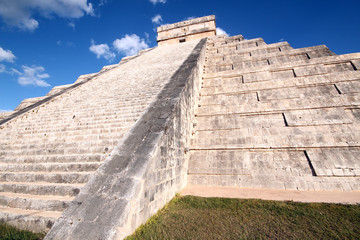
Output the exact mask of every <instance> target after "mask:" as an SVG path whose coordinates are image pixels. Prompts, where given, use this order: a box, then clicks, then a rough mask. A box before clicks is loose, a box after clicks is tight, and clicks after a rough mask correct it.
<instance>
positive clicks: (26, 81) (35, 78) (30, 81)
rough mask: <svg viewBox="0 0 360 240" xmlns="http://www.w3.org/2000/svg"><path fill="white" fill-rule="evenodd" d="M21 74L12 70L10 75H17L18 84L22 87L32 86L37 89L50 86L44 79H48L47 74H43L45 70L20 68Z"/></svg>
mask: <svg viewBox="0 0 360 240" xmlns="http://www.w3.org/2000/svg"><path fill="white" fill-rule="evenodd" d="M22 70H23V72H20V71H18V70H16V69H14V68H12V73H13V74H17V75H19V76H18V79H17V81H18V83H19V84H20V85H22V86H27V85H33V86H37V87H50V84H49V83H47V82H46V81H45V80H44V79H47V78H49V77H50V75H49V74H47V73H45V72H44V71H45V68H43V67H42V66H31V67H28V66H25V65H23V66H22Z"/></svg>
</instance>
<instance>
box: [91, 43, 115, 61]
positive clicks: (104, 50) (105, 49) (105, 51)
mask: <svg viewBox="0 0 360 240" xmlns="http://www.w3.org/2000/svg"><path fill="white" fill-rule="evenodd" d="M89 49H90V51H91V52H93V53H95V54H96V57H97V58H101V57H103V58H105V59H106V60H108V61H112V60H114V58H115V56H116V54H115V53H113V52H112V51H111V50H110V48H109V45H107V44H98V45H96V44H95V42H94V40H91V46H90V48H89Z"/></svg>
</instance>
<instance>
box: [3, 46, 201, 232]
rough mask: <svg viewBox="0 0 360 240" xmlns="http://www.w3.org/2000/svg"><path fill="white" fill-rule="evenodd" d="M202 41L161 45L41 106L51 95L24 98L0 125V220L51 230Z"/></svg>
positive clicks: (125, 61) (55, 89) (105, 68)
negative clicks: (19, 113)
mask: <svg viewBox="0 0 360 240" xmlns="http://www.w3.org/2000/svg"><path fill="white" fill-rule="evenodd" d="M195 45H196V43H185V44H182V45H181V46H180V50H181V51H180V52H179V53H178V54H176V56H175V55H174V54H173V52H174V49H175V48H176V49H179V46H166V47H161V48H155V49H152V50H151V51H147V52H145V53H141V54H139V55H138V56H135V57H133V58H132V59H131V58H126V59H125V60H124V61H122V62H120V63H119V64H115V65H112V66H107V67H104V68H103V70H102V71H101V72H99V73H98V74H92V75H90V76H91V77H90V80H88V81H87V82H86V83H84V84H82V85H79V86H77V87H76V88H74V89H71V90H69V91H67V92H64V93H63V94H60V95H58V96H56V97H54V98H53V99H51V100H49V101H47V102H45V103H43V104H40V105H39V106H37V105H32V104H34V103H36V101H39V100H43V99H44V97H42V98H37V99H30V100H26V101H24V102H23V103H22V104H21V105H20V106H19V107H18V108H17V110H20V109H24V108H26V107H29V106H30V109H29V110H27V111H26V112H25V113H24V114H21V115H20V116H16V117H13V118H12V119H7V122H6V123H3V124H1V125H0V220H2V221H6V222H8V223H10V224H12V225H15V226H17V227H19V228H21V229H28V230H31V231H35V232H47V231H49V229H50V228H51V227H52V225H53V224H54V222H55V221H56V219H57V218H59V217H60V216H61V214H62V212H63V211H64V210H65V209H66V208H67V207H68V206H70V205H71V204H77V203H76V202H72V200H73V199H74V197H75V196H76V195H78V194H79V192H80V190H81V188H82V187H83V186H84V185H85V184H86V183H87V182H88V180H89V179H90V177H91V175H92V174H93V173H94V172H95V171H96V170H97V169H98V168H99V166H100V165H101V164H102V162H103V161H104V160H105V159H106V158H107V156H109V155H110V154H111V152H112V150H113V149H114V148H115V147H116V146H117V144H118V142H119V141H121V139H122V137H123V136H124V135H125V134H126V133H127V132H128V131H129V129H130V128H131V127H132V126H133V125H134V123H135V122H136V121H137V120H138V119H139V118H140V117H141V115H142V114H143V113H144V112H145V111H146V109H147V108H148V106H149V105H150V103H151V102H153V101H154V100H156V97H157V95H158V94H159V93H160V91H161V89H162V88H163V86H164V85H165V84H166V83H167V82H168V81H169V79H170V78H171V76H172V75H173V74H174V72H175V71H176V70H177V69H178V68H179V66H181V64H182V63H183V62H184V61H185V60H186V58H187V56H188V55H189V54H190V53H191V51H192V49H193V48H194V47H195ZM164 68H165V69H166V71H164ZM134 69H136V71H134ZM81 79H84V76H82V77H80V78H79V80H81ZM79 80H78V81H79ZM78 81H77V82H78ZM69 86H70V85H69ZM59 89H60V90H61V89H63V88H62V87H55V88H54V89H53V90H52V91H51V92H50V93H49V94H48V95H50V96H51V95H52V94H54V93H55V92H59ZM31 106H32V107H31ZM7 117H8V116H7Z"/></svg>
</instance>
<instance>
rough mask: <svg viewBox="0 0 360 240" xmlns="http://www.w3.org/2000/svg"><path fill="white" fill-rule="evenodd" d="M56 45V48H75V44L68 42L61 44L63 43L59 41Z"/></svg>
mask: <svg viewBox="0 0 360 240" xmlns="http://www.w3.org/2000/svg"><path fill="white" fill-rule="evenodd" d="M56 44H57V45H58V46H66V47H75V43H73V42H70V41H66V42H63V41H61V40H59V41H57V42H56Z"/></svg>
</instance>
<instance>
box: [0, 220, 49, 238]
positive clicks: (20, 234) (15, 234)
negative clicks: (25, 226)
mask: <svg viewBox="0 0 360 240" xmlns="http://www.w3.org/2000/svg"><path fill="white" fill-rule="evenodd" d="M44 237H45V234H42V233H32V232H29V231H23V230H18V229H16V228H15V227H12V226H9V225H7V224H5V223H3V222H0V239H1V240H41V239H43V238H44Z"/></svg>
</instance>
